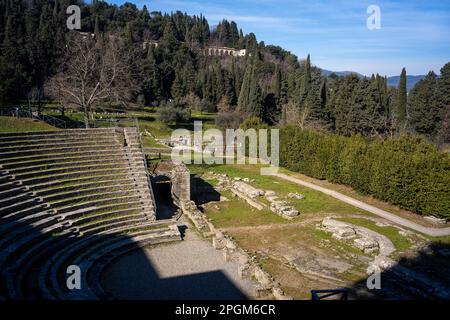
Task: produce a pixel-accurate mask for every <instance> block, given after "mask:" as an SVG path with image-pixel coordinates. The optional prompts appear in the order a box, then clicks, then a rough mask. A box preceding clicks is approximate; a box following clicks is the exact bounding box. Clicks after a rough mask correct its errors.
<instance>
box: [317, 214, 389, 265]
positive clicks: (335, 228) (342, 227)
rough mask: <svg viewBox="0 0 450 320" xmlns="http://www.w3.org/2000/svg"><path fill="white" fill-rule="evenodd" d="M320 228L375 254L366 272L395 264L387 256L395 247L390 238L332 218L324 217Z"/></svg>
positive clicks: (334, 236) (336, 237)
mask: <svg viewBox="0 0 450 320" xmlns="http://www.w3.org/2000/svg"><path fill="white" fill-rule="evenodd" d="M321 228H323V229H324V230H325V231H328V232H332V233H333V238H335V239H339V240H344V241H349V242H350V244H351V245H353V246H354V247H356V248H358V249H360V250H361V251H363V252H364V253H374V254H376V256H375V259H374V260H373V261H372V262H371V263H370V264H369V266H368V267H367V270H366V272H367V274H372V273H374V272H381V271H382V270H386V269H388V268H391V267H392V266H393V265H394V264H395V261H394V260H392V259H391V258H389V255H390V254H391V253H393V252H394V251H395V247H394V245H393V243H392V242H391V240H389V239H388V238H387V237H386V236H384V235H381V234H379V233H377V232H375V231H372V230H370V229H367V228H364V227H361V226H357V225H353V224H350V223H346V222H342V221H338V220H334V219H332V218H325V219H324V220H323V221H322V225H321Z"/></svg>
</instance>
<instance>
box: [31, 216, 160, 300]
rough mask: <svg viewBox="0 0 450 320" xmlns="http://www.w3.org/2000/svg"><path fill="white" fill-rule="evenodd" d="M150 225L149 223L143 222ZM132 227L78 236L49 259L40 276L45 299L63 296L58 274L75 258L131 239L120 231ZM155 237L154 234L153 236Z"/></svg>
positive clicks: (82, 257) (63, 291)
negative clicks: (107, 244)
mask: <svg viewBox="0 0 450 320" xmlns="http://www.w3.org/2000/svg"><path fill="white" fill-rule="evenodd" d="M142 226H148V224H142ZM129 229H131V228H130V227H119V228H114V229H110V230H107V231H105V232H104V233H102V234H95V235H90V236H83V237H81V238H78V239H79V240H78V241H74V242H73V243H71V244H70V245H69V246H67V247H66V248H65V250H64V251H59V252H58V253H57V254H55V255H53V257H52V258H51V259H49V260H48V261H47V262H46V263H45V265H44V266H43V268H41V270H42V271H41V272H40V276H39V287H40V289H41V292H42V293H43V297H44V298H45V299H55V298H62V297H63V294H64V293H65V289H64V287H61V286H60V284H59V281H58V274H59V273H64V272H65V269H66V268H67V266H68V265H70V264H74V263H75V261H74V260H75V259H77V258H79V260H80V261H82V260H87V259H89V258H88V255H89V254H90V252H95V251H98V250H100V248H101V247H102V246H104V244H105V243H115V242H117V241H120V240H123V239H129V238H130V236H125V235H121V234H120V233H123V232H125V231H126V230H129ZM154 232H155V231H149V232H148V234H154ZM153 237H154V236H153Z"/></svg>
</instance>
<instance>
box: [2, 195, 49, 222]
mask: <svg viewBox="0 0 450 320" xmlns="http://www.w3.org/2000/svg"><path fill="white" fill-rule="evenodd" d="M39 203H42V199H39V198H30V199H26V200H23V201H19V202H16V203H14V204H11V205H8V206H5V207H0V217H3V216H6V215H7V214H10V213H13V212H17V211H20V210H22V209H26V208H28V207H31V206H32V205H36V204H39Z"/></svg>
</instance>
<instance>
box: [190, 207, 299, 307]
mask: <svg viewBox="0 0 450 320" xmlns="http://www.w3.org/2000/svg"><path fill="white" fill-rule="evenodd" d="M182 209H183V212H184V213H186V214H187V216H188V217H189V218H190V219H191V220H192V221H193V223H194V225H195V227H196V228H197V229H198V230H199V231H200V232H202V234H203V236H205V237H210V238H211V241H212V246H213V247H214V248H215V249H216V250H222V252H223V258H224V260H225V261H231V260H233V261H236V262H238V264H239V267H238V274H239V277H241V278H247V279H254V280H256V282H257V283H258V285H257V286H256V287H255V289H254V293H253V294H254V296H255V298H260V297H267V295H269V294H271V295H272V296H273V297H274V298H275V299H277V300H292V297H290V296H287V295H285V293H284V292H283V290H282V289H281V288H280V284H279V283H278V282H276V281H275V280H274V279H273V278H272V276H271V275H270V274H269V273H267V272H265V271H264V270H263V269H262V268H261V267H260V266H259V265H258V264H257V262H256V257H250V256H249V254H248V253H247V252H245V250H243V249H242V248H240V247H239V246H238V245H237V243H236V242H235V241H234V240H233V239H232V238H231V237H229V236H227V235H225V234H224V233H223V232H222V231H220V230H217V229H216V228H215V227H214V225H213V224H212V223H211V222H209V221H208V220H207V218H206V217H205V215H204V214H203V213H201V211H200V210H198V209H197V207H196V205H195V203H194V202H193V201H189V202H186V203H184V204H183V205H182Z"/></svg>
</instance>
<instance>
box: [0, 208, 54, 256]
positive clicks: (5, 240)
mask: <svg viewBox="0 0 450 320" xmlns="http://www.w3.org/2000/svg"><path fill="white" fill-rule="evenodd" d="M54 224H58V221H57V220H56V218H55V216H53V215H49V216H47V217H45V218H41V219H39V220H37V221H35V222H32V223H27V224H22V225H21V226H18V225H15V226H14V228H13V230H11V232H8V233H6V234H3V235H2V239H1V240H0V249H3V248H5V247H6V246H7V245H9V244H10V243H11V242H13V241H14V242H17V241H18V240H19V239H20V238H23V237H26V236H28V235H29V234H30V233H40V230H43V229H46V228H48V227H51V226H52V225H54Z"/></svg>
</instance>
